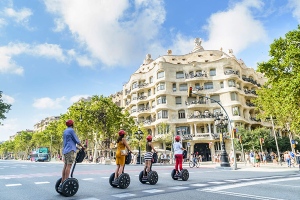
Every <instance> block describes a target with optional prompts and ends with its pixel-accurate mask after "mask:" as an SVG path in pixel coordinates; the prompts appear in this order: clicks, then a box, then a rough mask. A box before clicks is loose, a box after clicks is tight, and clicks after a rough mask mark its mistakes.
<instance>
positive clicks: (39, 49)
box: [0, 43, 66, 74]
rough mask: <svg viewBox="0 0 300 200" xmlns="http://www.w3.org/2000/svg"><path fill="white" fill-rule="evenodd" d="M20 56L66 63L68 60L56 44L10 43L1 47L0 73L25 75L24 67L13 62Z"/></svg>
mask: <svg viewBox="0 0 300 200" xmlns="http://www.w3.org/2000/svg"><path fill="white" fill-rule="evenodd" d="M20 54H29V55H32V56H37V57H46V58H53V59H56V60H58V61H65V59H66V58H65V56H64V54H63V50H62V49H61V48H60V46H59V45H56V44H47V43H45V44H37V45H29V44H26V43H9V44H8V45H7V46H2V47H0V73H14V74H23V72H24V69H23V67H22V66H19V65H18V64H17V63H16V62H15V61H14V60H13V57H14V56H17V55H20Z"/></svg>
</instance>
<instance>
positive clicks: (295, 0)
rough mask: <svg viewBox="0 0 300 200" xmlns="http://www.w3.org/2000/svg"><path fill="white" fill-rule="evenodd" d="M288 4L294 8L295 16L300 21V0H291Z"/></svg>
mask: <svg viewBox="0 0 300 200" xmlns="http://www.w3.org/2000/svg"><path fill="white" fill-rule="evenodd" d="M288 5H289V7H290V8H292V10H293V16H294V17H295V18H296V19H297V20H298V23H300V1H299V0H289V2H288Z"/></svg>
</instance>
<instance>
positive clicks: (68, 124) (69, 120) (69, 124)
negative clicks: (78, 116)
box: [66, 119, 74, 127]
mask: <svg viewBox="0 0 300 200" xmlns="http://www.w3.org/2000/svg"><path fill="white" fill-rule="evenodd" d="M73 124H74V122H73V120H71V119H68V120H67V121H66V125H67V127H70V126H73Z"/></svg>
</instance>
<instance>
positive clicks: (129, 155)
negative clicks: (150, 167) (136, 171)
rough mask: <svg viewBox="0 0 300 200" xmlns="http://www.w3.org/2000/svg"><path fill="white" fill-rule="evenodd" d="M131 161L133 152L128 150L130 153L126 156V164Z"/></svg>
mask: <svg viewBox="0 0 300 200" xmlns="http://www.w3.org/2000/svg"><path fill="white" fill-rule="evenodd" d="M130 163H131V153H130V152H128V154H127V155H126V156H125V164H126V165H129V164H130Z"/></svg>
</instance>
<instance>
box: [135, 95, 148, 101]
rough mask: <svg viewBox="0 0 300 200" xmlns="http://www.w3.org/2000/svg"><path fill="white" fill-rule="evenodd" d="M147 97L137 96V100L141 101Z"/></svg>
mask: <svg viewBox="0 0 300 200" xmlns="http://www.w3.org/2000/svg"><path fill="white" fill-rule="evenodd" d="M147 98H148V97H147V96H145V95H142V96H139V97H137V100H143V99H147Z"/></svg>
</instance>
